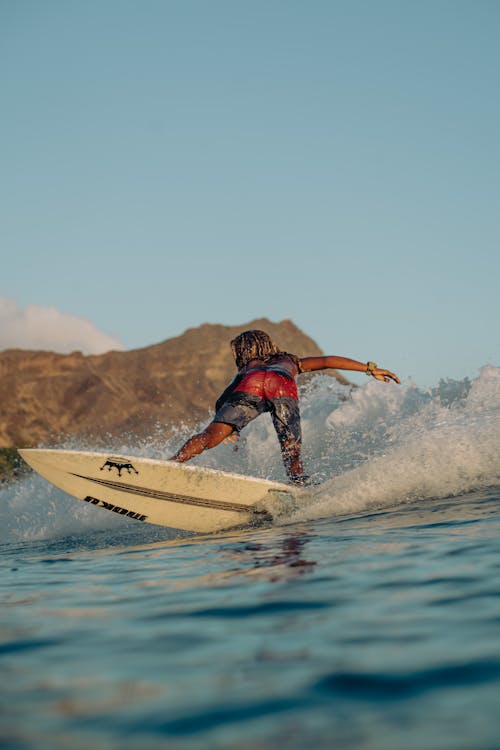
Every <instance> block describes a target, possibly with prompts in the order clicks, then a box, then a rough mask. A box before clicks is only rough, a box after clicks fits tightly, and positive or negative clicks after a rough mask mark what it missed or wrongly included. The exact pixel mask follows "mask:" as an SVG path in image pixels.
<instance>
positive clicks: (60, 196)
mask: <svg viewBox="0 0 500 750" xmlns="http://www.w3.org/2000/svg"><path fill="white" fill-rule="evenodd" d="M499 34H500V2H498V1H497V0H491V1H490V0H470V1H469V2H465V1H464V0H415V1H414V2H410V1H406V0H394V1H392V0H378V1H377V0H370V1H368V0H364V1H358V0H343V1H342V2H339V1H336V0H328V1H327V0H307V1H306V0H302V1H301V2H298V1H297V0H265V1H263V0H251V2H250V1H248V0H247V1H245V2H243V1H239V0H227V1H221V0H134V1H132V0H43V1H40V0H0V107H1V116H0V144H1V156H0V241H1V271H0V348H7V347H9V346H14V345H18V346H29V347H31V348H36V347H37V346H39V347H45V346H47V347H49V348H51V347H59V348H60V350H64V346H65V343H64V341H65V339H66V338H72V341H71V346H72V348H79V347H80V346H81V348H83V349H87V350H88V351H91V350H92V345H91V343H90V339H91V338H92V336H93V335H95V339H96V342H97V339H99V342H100V343H99V344H97V343H95V345H94V350H97V349H98V348H99V349H100V350H102V349H104V348H106V345H108V346H109V345H118V343H119V342H121V344H122V346H124V347H125V348H137V347H142V346H147V345H149V344H152V343H156V342H159V341H162V340H164V339H166V338H170V337H172V336H176V335H179V334H180V333H182V332H183V331H184V330H185V329H186V328H189V327H192V326H198V325H200V324H201V323H204V322H209V323H223V324H228V325H229V324H230V325H236V324H238V325H239V324H241V323H246V322H248V321H250V320H252V319H254V318H257V317H262V316H266V317H269V318H270V319H272V320H274V321H278V320H281V319H283V318H291V319H292V320H293V321H294V322H295V323H296V324H297V325H298V326H299V327H300V328H302V329H303V330H304V331H305V332H306V333H307V334H308V335H310V336H311V337H312V338H313V339H315V340H316V342H317V343H318V344H319V345H320V346H321V348H322V349H323V350H324V351H325V353H328V354H340V355H345V356H351V357H354V358H356V359H362V360H366V359H374V360H376V361H377V362H379V364H381V365H383V366H385V367H388V368H390V369H392V370H394V371H396V372H397V373H398V374H400V376H401V377H402V378H403V379H406V378H408V377H411V378H413V380H414V381H415V382H416V383H417V384H418V385H423V386H427V385H433V384H435V383H437V381H438V380H439V379H440V378H446V377H451V378H463V377H465V376H469V377H475V376H476V375H477V373H478V370H479V368H480V367H481V366H482V365H483V364H486V363H492V364H496V365H498V364H500V351H499V334H498V325H499V322H500V301H499V300H500V295H499V293H498V289H497V286H498V282H499V279H500V147H499V138H500V95H499V92H500V44H499V42H498V40H499V38H500V36H499ZM82 319H84V320H82ZM59 328H60V330H59ZM84 328H85V330H86V331H87V334H84V333H83V329H84ZM71 331H72V333H71ZM89 331H90V334H89ZM85 336H87V338H85ZM75 342H76V343H75ZM73 344H75V345H74V346H73ZM67 346H69V344H67Z"/></svg>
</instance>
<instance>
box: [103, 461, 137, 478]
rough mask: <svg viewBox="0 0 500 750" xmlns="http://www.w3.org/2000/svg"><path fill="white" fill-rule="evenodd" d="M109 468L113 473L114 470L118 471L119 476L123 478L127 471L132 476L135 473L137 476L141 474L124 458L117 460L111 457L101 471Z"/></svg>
mask: <svg viewBox="0 0 500 750" xmlns="http://www.w3.org/2000/svg"><path fill="white" fill-rule="evenodd" d="M106 467H108V471H111V470H112V469H116V470H117V471H118V476H119V477H121V475H122V471H124V470H125V469H126V470H127V472H128V473H129V474H132V472H133V471H134V472H135V473H136V474H138V473H139V472H138V471H137V469H136V468H135V466H133V464H131V463H130V461H127V460H126V459H124V458H115V457H114V456H111V457H110V458H107V459H106V461H105V462H104V463H103V465H102V466H101V471H102V470H103V469H105V468H106Z"/></svg>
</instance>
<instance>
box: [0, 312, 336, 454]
mask: <svg viewBox="0 0 500 750" xmlns="http://www.w3.org/2000/svg"><path fill="white" fill-rule="evenodd" d="M250 328H260V329H262V330H265V331H267V332H268V333H269V335H270V336H271V337H272V338H273V339H274V340H275V341H276V343H277V344H278V345H279V346H280V348H282V349H283V350H285V351H291V352H294V353H296V354H297V355H298V356H303V357H304V356H319V355H321V354H323V352H322V351H321V349H320V348H319V347H318V345H317V344H316V343H315V342H314V341H313V339H311V338H310V337H309V336H307V335H306V334H305V333H303V332H302V331H301V330H300V329H299V328H298V327H297V326H296V325H295V324H294V323H293V322H292V321H291V320H288V319H287V320H282V321H280V322H278V323H273V322H271V321H270V320H268V319H267V318H259V319H257V320H253V321H251V322H249V323H245V324H243V325H235V326H226V325H222V324H213V323H203V324H202V325H200V326H198V327H194V328H188V329H187V330H186V331H184V332H183V333H182V334H180V335H178V336H175V337H173V338H169V339H165V340H164V341H162V342H159V343H157V344H152V345H151V346H147V347H143V348H140V349H132V350H129V351H115V350H113V351H110V352H106V353H104V354H91V355H84V354H82V353H81V352H72V353H71V354H58V353H56V352H50V351H33V350H23V349H7V350H5V351H2V352H0V403H1V404H2V407H1V409H0V447H4V448H9V447H13V446H15V447H22V446H29V445H31V446H34V445H40V444H43V445H57V444H58V443H60V442H61V441H63V440H64V439H66V438H68V437H75V436H80V437H86V438H88V437H92V439H93V440H94V441H95V443H96V444H99V443H102V442H103V441H104V440H105V439H106V438H108V439H109V437H110V436H116V435H119V434H120V433H124V432H125V433H132V434H133V435H134V436H135V437H137V438H138V439H140V438H144V437H147V436H148V435H150V434H152V432H153V431H155V430H156V429H157V428H158V425H162V426H163V427H164V429H165V431H166V432H168V430H169V429H172V428H173V427H174V426H175V425H176V424H178V423H179V422H182V423H183V424H187V425H188V426H190V427H195V425H197V424H199V423H200V422H201V421H202V420H204V419H206V420H207V421H208V419H209V418H210V416H211V415H212V414H213V411H212V409H213V404H214V402H215V399H216V398H217V396H218V395H219V394H220V392H221V391H222V390H223V388H224V387H225V386H226V385H227V383H228V382H229V381H230V380H231V378H232V377H233V376H234V374H235V365H234V361H233V358H232V354H231V350H230V347H229V341H230V340H231V339H232V338H234V336H236V335H237V334H238V333H240V332H241V331H244V330H248V329H250ZM330 372H331V374H332V375H333V376H334V377H336V378H337V380H339V382H341V383H344V384H348V381H347V380H346V379H345V378H343V377H342V376H341V375H340V374H339V373H337V372H336V371H330Z"/></svg>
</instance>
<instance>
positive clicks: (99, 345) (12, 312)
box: [0, 297, 124, 354]
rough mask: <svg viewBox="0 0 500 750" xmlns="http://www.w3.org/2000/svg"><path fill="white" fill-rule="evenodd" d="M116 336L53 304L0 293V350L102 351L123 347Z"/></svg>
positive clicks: (63, 352)
mask: <svg viewBox="0 0 500 750" xmlns="http://www.w3.org/2000/svg"><path fill="white" fill-rule="evenodd" d="M123 348H124V346H123V344H122V342H121V341H120V340H119V339H116V338H114V337H113V336H108V335H107V334H106V333H103V332H102V331H99V330H98V329H97V328H96V327H95V325H94V324H93V323H92V322H91V321H90V320H87V318H79V317H77V316H76V315H70V314H69V313H64V312H61V311H60V310H57V309H56V308H55V307H42V306H39V305H27V306H26V307H25V308H24V309H21V308H19V307H18V306H17V304H16V302H14V300H12V299H9V298H8V297H0V350H1V349H44V350H50V351H54V352H60V353H62V354H67V353H69V352H73V351H81V352H83V353H84V354H102V353H103V352H107V351H109V350H110V349H123Z"/></svg>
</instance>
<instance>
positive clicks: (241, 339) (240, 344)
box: [231, 330, 281, 370]
mask: <svg viewBox="0 0 500 750" xmlns="http://www.w3.org/2000/svg"><path fill="white" fill-rule="evenodd" d="M231 350H232V352H233V356H234V359H235V361H236V367H237V368H238V370H240V369H241V368H242V367H245V365H247V364H248V363H249V362H250V361H251V360H252V359H261V360H263V361H264V362H265V361H266V360H268V359H270V358H271V357H273V356H274V355H276V354H280V353H281V349H280V348H279V347H278V346H276V344H275V343H274V341H273V340H272V338H271V337H270V336H269V334H267V333H265V331H256V330H254V331H243V333H240V334H239V335H238V336H236V338H234V339H233V340H232V341H231Z"/></svg>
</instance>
